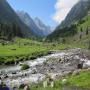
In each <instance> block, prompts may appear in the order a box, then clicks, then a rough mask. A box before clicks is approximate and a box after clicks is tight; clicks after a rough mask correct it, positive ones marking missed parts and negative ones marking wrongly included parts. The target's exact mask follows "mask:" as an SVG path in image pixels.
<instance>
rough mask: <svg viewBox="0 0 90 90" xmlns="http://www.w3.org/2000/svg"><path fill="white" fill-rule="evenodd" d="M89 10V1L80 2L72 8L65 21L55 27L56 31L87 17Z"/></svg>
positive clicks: (81, 0) (82, 0)
mask: <svg viewBox="0 0 90 90" xmlns="http://www.w3.org/2000/svg"><path fill="white" fill-rule="evenodd" d="M89 9H90V0H80V1H79V2H78V3H77V4H76V5H74V6H73V8H72V9H71V11H70V12H69V13H68V15H67V17H66V18H65V20H64V21H63V22H62V23H61V24H60V25H59V26H58V27H57V29H58V28H61V27H65V26H68V25H71V24H73V23H74V22H76V21H78V20H80V19H82V18H83V17H84V16H86V15H87V13H88V10H89Z"/></svg>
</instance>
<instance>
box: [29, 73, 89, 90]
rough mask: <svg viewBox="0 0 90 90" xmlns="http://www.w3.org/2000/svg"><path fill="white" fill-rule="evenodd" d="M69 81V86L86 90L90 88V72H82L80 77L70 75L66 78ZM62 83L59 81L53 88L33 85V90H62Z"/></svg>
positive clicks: (31, 87)
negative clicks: (85, 89)
mask: <svg viewBox="0 0 90 90" xmlns="http://www.w3.org/2000/svg"><path fill="white" fill-rule="evenodd" d="M64 78H65V79H67V83H66V85H67V86H78V87H84V88H90V71H81V72H80V74H79V75H74V76H73V75H69V76H67V77H64ZM61 83H62V81H61V79H60V80H57V81H55V86H54V87H53V88H51V87H49V86H48V87H47V88H43V84H42V83H40V84H37V85H31V86H30V89H31V90H62V84H61Z"/></svg>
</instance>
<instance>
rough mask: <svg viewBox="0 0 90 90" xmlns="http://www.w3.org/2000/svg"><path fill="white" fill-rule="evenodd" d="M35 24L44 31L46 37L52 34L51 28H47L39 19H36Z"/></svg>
mask: <svg viewBox="0 0 90 90" xmlns="http://www.w3.org/2000/svg"><path fill="white" fill-rule="evenodd" d="M34 22H35V24H36V25H37V26H38V28H39V29H40V30H42V32H43V34H44V36H47V35H49V34H50V33H51V32H52V30H51V27H50V26H46V25H45V24H44V23H43V22H42V21H41V20H40V19H39V18H37V17H36V18H35V20H34Z"/></svg>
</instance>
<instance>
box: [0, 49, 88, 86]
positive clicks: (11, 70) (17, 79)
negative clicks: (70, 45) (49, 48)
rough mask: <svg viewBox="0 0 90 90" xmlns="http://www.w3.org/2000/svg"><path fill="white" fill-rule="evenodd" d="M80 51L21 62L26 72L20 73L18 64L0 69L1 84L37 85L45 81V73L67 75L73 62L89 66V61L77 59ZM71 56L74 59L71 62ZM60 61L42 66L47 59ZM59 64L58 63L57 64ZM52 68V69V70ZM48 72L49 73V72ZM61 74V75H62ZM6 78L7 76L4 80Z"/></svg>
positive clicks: (61, 52) (54, 54) (56, 53)
mask: <svg viewBox="0 0 90 90" xmlns="http://www.w3.org/2000/svg"><path fill="white" fill-rule="evenodd" d="M79 52H80V49H72V50H68V51H56V52H54V53H53V54H50V55H47V56H42V57H40V58H37V59H35V60H29V61H25V62H21V63H22V64H28V65H29V66H30V68H29V69H28V70H24V71H21V66H20V64H21V63H20V64H18V65H15V66H7V67H3V68H0V73H1V74H0V77H1V78H2V80H3V82H4V83H5V84H6V85H8V86H10V87H11V86H12V87H13V86H19V85H21V84H23V83H33V82H34V83H38V82H39V81H42V80H44V79H45V77H46V74H47V73H52V77H54V76H56V75H59V76H60V75H62V74H67V73H68V72H69V71H72V70H75V69H76V67H74V65H72V63H74V62H76V61H75V60H76V59H77V60H80V61H85V62H84V66H90V61H89V60H88V59H87V58H82V57H79V54H78V53H79ZM72 56H73V57H74V58H75V60H74V59H73V62H72V59H71V58H72ZM65 57H66V58H67V60H69V59H70V60H71V61H67V62H66V61H65V62H64V63H62V62H60V60H61V59H65ZM51 58H52V59H53V58H54V59H55V58H56V59H60V60H59V61H57V62H56V61H52V62H51V61H49V63H48V64H47V65H44V62H46V61H48V60H49V59H51ZM59 62H60V63H59ZM50 67H51V68H50ZM52 67H54V68H53V69H52ZM48 70H49V71H50V72H49V71H48ZM62 72H63V73H62ZM6 76H8V77H7V78H6Z"/></svg>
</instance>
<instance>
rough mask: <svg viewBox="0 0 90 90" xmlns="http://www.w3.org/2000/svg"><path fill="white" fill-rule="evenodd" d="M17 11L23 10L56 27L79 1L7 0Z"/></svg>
mask: <svg viewBox="0 0 90 90" xmlns="http://www.w3.org/2000/svg"><path fill="white" fill-rule="evenodd" d="M7 1H8V2H9V3H10V5H11V6H12V7H13V8H14V9H15V10H23V11H25V12H27V13H28V14H29V15H30V16H31V17H32V18H35V17H38V18H40V19H41V20H42V21H43V22H44V23H45V24H46V25H50V26H52V27H55V26H56V25H58V24H59V23H61V21H62V20H63V19H65V17H66V15H67V13H68V12H69V11H70V9H71V8H72V7H73V6H74V4H76V3H77V2H78V1H79V0H7Z"/></svg>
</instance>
